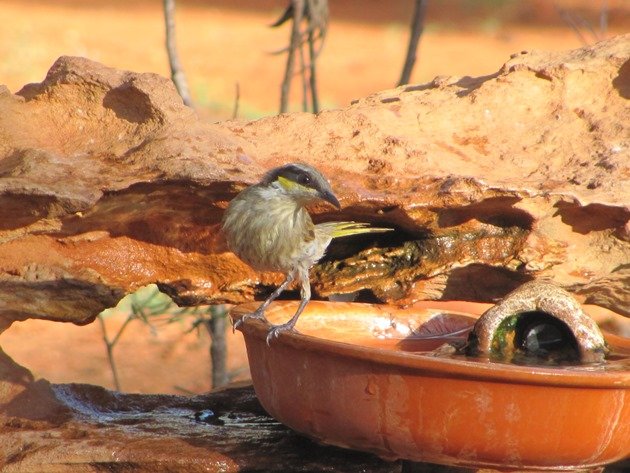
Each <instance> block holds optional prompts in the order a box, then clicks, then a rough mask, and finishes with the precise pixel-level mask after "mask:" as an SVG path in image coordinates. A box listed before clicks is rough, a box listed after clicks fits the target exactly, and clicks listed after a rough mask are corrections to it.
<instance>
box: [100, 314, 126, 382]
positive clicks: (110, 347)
mask: <svg viewBox="0 0 630 473" xmlns="http://www.w3.org/2000/svg"><path fill="white" fill-rule="evenodd" d="M96 318H97V319H98V321H99V322H100V324H101V333H102V334H103V341H104V342H105V348H106V349H107V361H108V362H109V368H110V370H111V371H112V377H113V378H114V387H115V388H116V391H120V381H119V379H118V370H117V369H116V362H115V361H114V344H113V343H112V342H110V341H109V338H108V336H107V327H106V326H105V320H104V319H103V317H102V316H101V315H99V316H98V317H96ZM119 333H120V332H119Z"/></svg>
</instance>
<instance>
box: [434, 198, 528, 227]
mask: <svg viewBox="0 0 630 473" xmlns="http://www.w3.org/2000/svg"><path fill="white" fill-rule="evenodd" d="M520 200H521V198H520V197H491V198H488V199H484V200H482V201H480V202H475V203H473V204H470V205H465V206H462V207H457V208H446V209H432V210H434V211H435V212H436V213H437V214H438V225H439V226H440V227H442V228H448V227H454V226H458V225H462V224H464V223H467V222H469V221H470V220H477V221H479V222H482V223H487V224H489V225H494V226H497V227H502V228H507V227H513V226H517V227H520V228H522V229H524V230H531V228H532V224H533V222H534V217H532V215H531V214H529V213H528V212H526V211H524V210H521V209H517V208H514V204H516V203H518V202H520Z"/></svg>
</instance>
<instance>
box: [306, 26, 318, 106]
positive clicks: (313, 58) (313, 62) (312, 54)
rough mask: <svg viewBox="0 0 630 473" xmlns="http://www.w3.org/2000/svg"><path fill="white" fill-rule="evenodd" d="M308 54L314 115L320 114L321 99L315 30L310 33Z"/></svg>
mask: <svg viewBox="0 0 630 473" xmlns="http://www.w3.org/2000/svg"><path fill="white" fill-rule="evenodd" d="M308 52H309V66H310V72H311V74H310V79H311V100H312V102H313V113H318V112H319V98H318V96H317V67H316V66H317V54H318V52H317V51H315V35H314V33H313V30H312V29H311V30H309V32H308Z"/></svg>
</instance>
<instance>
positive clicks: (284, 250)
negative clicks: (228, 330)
mask: <svg viewBox="0 0 630 473" xmlns="http://www.w3.org/2000/svg"><path fill="white" fill-rule="evenodd" d="M320 200H322V201H326V202H328V203H330V204H331V205H333V206H334V207H336V208H337V209H341V204H340V203H339V200H338V199H337V197H336V196H335V194H334V193H333V190H332V188H331V185H330V183H329V182H328V180H326V178H325V177H324V176H323V175H322V173H321V172H319V171H318V170H317V169H316V168H314V167H313V166H310V165H308V164H305V163H289V164H285V165H282V166H279V167H276V168H274V169H272V170H270V171H269V172H267V173H266V174H265V175H264V177H263V178H262V180H261V181H260V182H259V183H257V184H254V185H251V186H249V187H247V188H245V189H243V190H242V191H241V192H240V193H239V194H237V195H236V197H234V198H233V199H232V200H231V201H230V203H229V205H228V207H227V209H226V210H225V213H224V215H223V219H222V231H223V233H224V235H225V238H226V242H227V245H228V248H229V249H230V251H232V252H233V253H234V254H236V255H237V256H238V257H239V258H240V259H241V260H242V261H244V262H245V263H247V264H248V265H249V266H250V267H252V268H253V269H255V270H257V271H273V272H279V273H283V274H284V276H285V278H284V281H283V282H282V283H281V284H280V285H279V286H278V287H277V288H276V289H275V290H274V291H273V292H272V293H271V295H270V296H269V297H267V299H265V301H264V302H263V303H262V304H261V305H260V306H259V307H258V308H257V309H256V310H255V311H254V312H253V313H251V314H246V315H245V316H243V317H242V318H241V319H239V320H237V321H235V322H234V329H237V328H238V327H239V326H240V325H241V324H242V323H243V322H244V321H245V320H247V319H250V318H252V319H261V320H263V321H265V322H267V320H266V318H265V315H264V313H265V310H266V309H267V307H268V306H269V304H271V302H272V301H274V300H275V299H276V298H277V297H278V296H280V294H281V293H282V292H283V291H284V290H285V289H286V288H287V287H288V286H289V285H290V284H291V283H293V282H294V281H296V280H297V281H299V283H300V296H301V300H300V304H299V306H298V308H297V310H296V312H295V314H294V315H293V317H291V319H290V320H289V321H287V322H286V323H283V324H279V325H271V328H270V329H269V331H268V333H267V338H266V341H267V345H270V343H271V341H272V340H273V339H274V338H276V337H278V336H279V335H280V333H282V332H286V331H294V330H295V329H294V327H295V324H296V323H297V321H298V318H299V317H300V314H301V313H302V312H303V311H304V308H305V307H306V305H307V304H308V302H309V300H310V298H311V285H310V280H309V271H310V269H311V267H312V266H313V265H314V264H315V263H317V262H318V261H319V260H320V259H321V258H322V257H323V256H324V253H325V251H326V249H327V248H328V245H329V244H330V242H331V241H332V239H334V238H340V237H345V236H349V235H357V234H361V233H382V232H388V231H391V230H393V229H391V228H377V227H371V226H369V224H367V223H360V222H336V221H332V222H325V223H319V224H317V225H315V224H314V223H313V220H312V219H311V216H310V215H309V213H308V211H307V209H306V206H307V205H309V204H311V203H314V202H317V201H320Z"/></svg>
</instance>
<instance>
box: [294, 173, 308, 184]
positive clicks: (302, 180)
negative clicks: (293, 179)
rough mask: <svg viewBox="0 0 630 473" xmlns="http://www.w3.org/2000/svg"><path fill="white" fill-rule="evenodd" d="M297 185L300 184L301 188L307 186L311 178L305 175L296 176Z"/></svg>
mask: <svg viewBox="0 0 630 473" xmlns="http://www.w3.org/2000/svg"><path fill="white" fill-rule="evenodd" d="M297 181H298V184H302V185H303V186H308V185H309V184H310V183H311V178H310V176H308V175H307V174H300V175H299V176H298V179H297Z"/></svg>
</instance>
